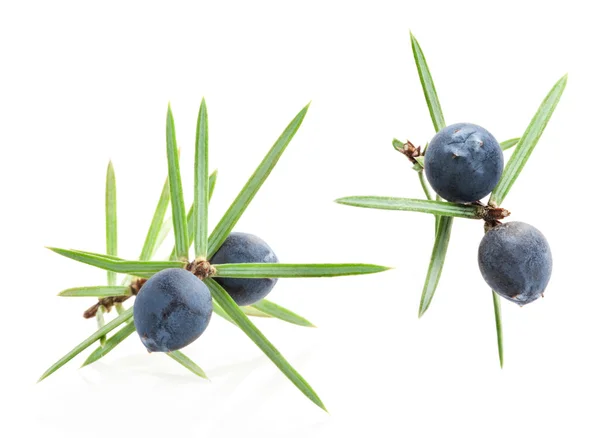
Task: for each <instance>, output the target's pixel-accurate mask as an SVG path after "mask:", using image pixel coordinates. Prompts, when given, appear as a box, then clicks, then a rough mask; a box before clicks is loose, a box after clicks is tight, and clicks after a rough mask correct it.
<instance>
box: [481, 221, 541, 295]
mask: <svg viewBox="0 0 600 438" xmlns="http://www.w3.org/2000/svg"><path fill="white" fill-rule="evenodd" d="M479 269H480V271H481V275H483V278H484V279H485V281H486V282H487V284H488V285H489V286H490V287H491V288H492V289H493V290H494V291H496V293H498V294H499V295H501V296H503V297H504V298H506V299H507V300H510V301H513V302H515V303H517V304H520V305H521V306H522V305H524V304H528V303H531V302H532V301H535V300H537V299H538V298H539V297H540V296H541V295H542V294H543V293H544V290H545V289H546V286H547V285H548V282H549V281H550V275H551V273H552V254H551V253H550V246H549V245H548V241H547V240H546V238H545V237H544V235H543V234H542V233H541V232H540V231H539V230H538V229H537V228H535V227H532V226H531V225H528V224H526V223H523V222H507V223H505V224H502V225H498V226H496V227H494V228H492V229H491V230H489V231H488V232H487V233H486V234H485V236H484V237H483V239H482V240H481V244H480V245H479Z"/></svg>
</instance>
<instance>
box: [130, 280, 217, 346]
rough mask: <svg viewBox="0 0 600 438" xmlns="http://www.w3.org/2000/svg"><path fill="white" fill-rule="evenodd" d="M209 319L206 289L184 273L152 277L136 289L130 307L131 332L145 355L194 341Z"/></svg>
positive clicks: (207, 291)
mask: <svg viewBox="0 0 600 438" xmlns="http://www.w3.org/2000/svg"><path fill="white" fill-rule="evenodd" d="M211 315H212V298H211V295H210V291H209V290H208V288H207V287H206V285H205V284H204V283H203V282H202V281H201V280H199V279H198V277H196V276H195V275H194V274H192V273H191V272H189V271H186V270H184V269H178V268H172V269H165V270H163V271H160V272H158V273H156V274H154V275H153V276H152V277H151V278H150V279H149V280H148V281H146V283H144V285H143V286H142V288H141V289H140V291H139V293H138V294H137V297H136V299H135V302H134V305H133V320H134V322H135V329H136V330H137V332H138V334H139V335H140V339H141V340H142V343H143V344H144V346H145V347H146V348H147V349H148V351H150V352H152V351H162V352H169V351H174V350H179V349H180V348H183V347H185V346H186V345H189V344H191V343H192V342H193V341H195V340H196V339H197V338H198V337H199V336H200V335H201V334H202V333H203V332H204V330H205V329H206V327H207V326H208V323H209V321H210V317H211Z"/></svg>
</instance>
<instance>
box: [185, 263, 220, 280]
mask: <svg viewBox="0 0 600 438" xmlns="http://www.w3.org/2000/svg"><path fill="white" fill-rule="evenodd" d="M185 269H186V270H188V271H190V272H191V273H192V274H194V275H195V276H196V277H198V278H199V279H200V280H204V279H205V278H208V277H212V276H213V275H215V273H216V272H217V271H216V269H215V268H213V267H212V266H211V265H210V263H209V262H208V260H206V259H204V258H198V259H196V260H194V261H192V262H190V263H188V264H187V265H186V267H185Z"/></svg>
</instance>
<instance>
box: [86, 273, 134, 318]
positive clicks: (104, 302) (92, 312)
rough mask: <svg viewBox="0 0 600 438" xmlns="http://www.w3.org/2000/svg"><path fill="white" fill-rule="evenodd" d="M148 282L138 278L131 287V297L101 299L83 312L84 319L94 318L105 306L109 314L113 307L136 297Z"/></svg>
mask: <svg viewBox="0 0 600 438" xmlns="http://www.w3.org/2000/svg"><path fill="white" fill-rule="evenodd" d="M145 282H146V279H145V278H137V279H135V280H134V281H133V282H132V283H131V284H130V285H129V291H130V293H131V294H130V295H122V296H118V297H105V298H100V299H99V300H98V302H97V303H96V304H94V305H93V306H92V307H90V308H89V309H87V310H86V311H85V312H83V317H84V318H86V319H89V318H93V317H94V316H96V313H97V312H98V309H99V308H100V306H104V308H105V309H106V311H107V312H110V310H111V309H112V306H114V305H115V304H118V303H123V302H125V301H126V300H128V299H129V298H131V297H132V296H134V295H137V294H138V292H139V291H140V289H141V288H142V286H143V285H144V283H145Z"/></svg>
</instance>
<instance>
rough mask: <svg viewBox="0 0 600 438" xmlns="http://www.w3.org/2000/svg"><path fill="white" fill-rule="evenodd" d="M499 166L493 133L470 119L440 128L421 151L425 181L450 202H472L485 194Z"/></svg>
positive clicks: (499, 154)
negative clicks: (468, 121) (423, 158)
mask: <svg viewBox="0 0 600 438" xmlns="http://www.w3.org/2000/svg"><path fill="white" fill-rule="evenodd" d="M503 167H504V157H503V155H502V149H501V148H500V145H499V144H498V142H497V141H496V139H495V138H494V136H492V134H490V133H489V132H488V131H487V130H485V129H484V128H482V127H481V126H477V125H473V124H471V123H457V124H454V125H450V126H447V127H446V128H444V129H442V130H440V131H439V132H438V133H437V134H436V135H435V136H434V137H433V139H432V140H431V142H430V143H429V146H428V147H427V151H426V153H425V175H426V176H427V180H428V181H429V184H431V187H432V188H433V190H435V192H436V193H437V194H438V195H440V196H441V197H442V198H444V199H445V200H447V201H450V202H460V203H469V202H475V201H479V200H480V199H482V198H483V197H485V196H487V195H489V194H490V193H491V192H492V190H493V189H494V187H496V184H498V181H499V180H500V176H501V175H502V169H503Z"/></svg>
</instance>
